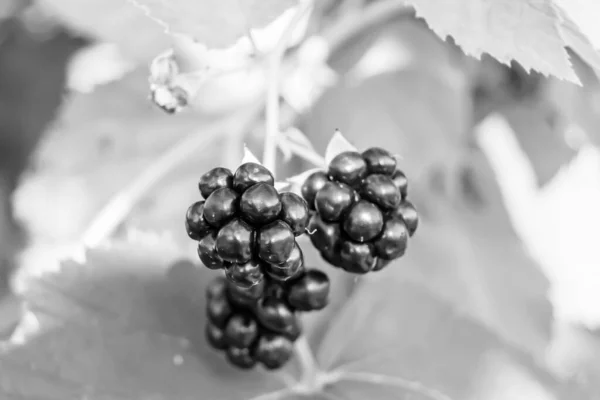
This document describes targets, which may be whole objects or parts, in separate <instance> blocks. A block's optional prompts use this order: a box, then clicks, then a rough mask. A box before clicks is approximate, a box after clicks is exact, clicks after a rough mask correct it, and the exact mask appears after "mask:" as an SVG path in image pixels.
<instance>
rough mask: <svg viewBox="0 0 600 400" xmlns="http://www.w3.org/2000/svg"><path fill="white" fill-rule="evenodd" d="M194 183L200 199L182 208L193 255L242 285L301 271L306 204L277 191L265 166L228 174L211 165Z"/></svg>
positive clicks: (284, 277)
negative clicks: (194, 243)
mask: <svg viewBox="0 0 600 400" xmlns="http://www.w3.org/2000/svg"><path fill="white" fill-rule="evenodd" d="M325 179H326V180H327V177H325ZM198 187H199V189H200V193H201V194H202V196H203V197H205V198H206V200H205V201H198V202H196V203H194V204H192V205H191V206H190V207H189V208H188V210H187V212H186V219H185V228H186V232H187V233H188V235H189V236H190V237H191V238H192V239H194V240H197V241H198V242H199V243H198V257H199V258H200V261H202V263H203V264H204V265H205V266H206V267H207V268H209V269H224V270H225V271H226V277H227V278H228V279H230V280H231V281H232V282H234V283H235V284H237V285H239V286H242V287H251V286H254V285H256V284H258V283H259V282H260V281H261V280H262V279H263V277H264V275H265V274H268V275H269V276H271V277H272V278H273V279H276V280H280V281H285V280H289V279H291V278H293V277H294V276H296V275H298V274H299V273H300V272H302V270H303V264H304V258H303V257H302V252H301V251H300V248H299V247H298V246H297V244H296V237H298V236H300V235H302V234H303V233H304V232H305V231H306V227H307V225H308V221H309V217H310V216H309V207H308V204H307V203H306V201H305V200H304V199H303V198H302V197H300V196H298V195H296V194H293V193H279V192H278V191H277V189H275V186H274V179H273V175H272V174H271V173H270V172H269V170H268V169H266V168H265V167H263V166H262V165H260V164H256V163H245V164H242V165H241V166H240V167H239V168H238V169H237V170H236V171H235V172H234V173H232V172H231V171H230V170H228V169H226V168H213V169H212V170H210V171H208V172H207V173H205V174H204V175H202V177H201V178H200V183H199V184H198Z"/></svg>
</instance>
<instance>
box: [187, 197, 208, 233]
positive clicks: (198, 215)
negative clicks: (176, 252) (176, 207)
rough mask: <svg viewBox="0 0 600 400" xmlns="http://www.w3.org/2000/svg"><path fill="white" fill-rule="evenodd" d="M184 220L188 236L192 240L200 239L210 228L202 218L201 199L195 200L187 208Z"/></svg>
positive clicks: (202, 203) (202, 206) (202, 204)
mask: <svg viewBox="0 0 600 400" xmlns="http://www.w3.org/2000/svg"><path fill="white" fill-rule="evenodd" d="M185 222H186V230H187V233H188V236H190V237H191V238H192V239H194V240H200V239H201V238H203V237H204V236H205V235H207V234H208V233H210V231H211V230H212V226H210V225H209V224H208V222H206V221H205V220H204V202H203V201H197V202H195V203H194V204H192V205H191V206H190V207H189V208H188V209H187V212H186V213H185ZM192 235H193V237H192Z"/></svg>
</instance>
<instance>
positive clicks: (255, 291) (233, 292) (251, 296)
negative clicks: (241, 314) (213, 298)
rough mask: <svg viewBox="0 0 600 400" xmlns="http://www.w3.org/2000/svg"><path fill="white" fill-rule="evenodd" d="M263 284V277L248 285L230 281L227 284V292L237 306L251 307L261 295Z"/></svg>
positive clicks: (263, 290)
mask: <svg viewBox="0 0 600 400" xmlns="http://www.w3.org/2000/svg"><path fill="white" fill-rule="evenodd" d="M265 286H266V280H265V279H263V280H261V281H260V282H258V283H257V284H255V285H252V286H248V287H244V286H239V285H236V284H234V283H230V284H228V285H227V294H228V295H229V299H230V300H231V303H232V304H234V305H237V306H239V307H252V306H253V305H254V303H256V302H257V301H258V299H260V298H261V297H262V296H263V294H264V292H265Z"/></svg>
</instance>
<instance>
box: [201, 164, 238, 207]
mask: <svg viewBox="0 0 600 400" xmlns="http://www.w3.org/2000/svg"><path fill="white" fill-rule="evenodd" d="M222 188H230V189H231V188H233V174H232V173H231V171H230V170H228V169H227V168H213V169H211V170H210V171H208V172H207V173H205V174H204V175H202V176H201V177H200V182H199V183H198V189H200V194H201V195H202V197H204V198H205V199H208V196H210V195H211V193H212V192H214V191H215V190H217V189H222Z"/></svg>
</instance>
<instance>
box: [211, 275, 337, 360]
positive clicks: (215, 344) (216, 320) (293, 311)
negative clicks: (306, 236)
mask: <svg viewBox="0 0 600 400" xmlns="http://www.w3.org/2000/svg"><path fill="white" fill-rule="evenodd" d="M328 295H329V280H328V278H327V276H326V275H325V274H324V273H323V272H321V271H317V270H308V271H307V272H305V273H304V272H303V273H302V274H301V275H300V276H299V277H296V278H295V279H293V280H291V281H289V282H278V281H274V280H270V279H264V280H262V281H261V282H260V283H259V284H257V285H254V286H251V287H246V288H243V287H240V286H238V285H236V284H233V283H232V282H231V281H230V280H227V279H225V278H224V277H222V276H220V277H216V278H215V279H213V281H211V282H210V283H209V284H208V286H207V287H206V295H205V297H206V299H207V306H206V308H207V310H206V311H207V318H208V321H207V322H206V325H205V332H204V335H205V338H206V340H207V342H208V344H209V345H210V346H211V347H212V348H213V349H215V350H219V351H223V352H225V354H226V358H227V360H228V361H229V363H230V364H231V365H233V366H236V367H238V368H241V369H250V368H253V367H254V366H255V365H256V364H257V363H260V364H261V365H263V366H264V367H265V368H266V369H269V370H271V369H278V368H281V367H283V366H284V365H285V364H286V363H287V362H288V361H289V360H290V358H291V356H292V352H293V343H294V342H295V341H296V340H297V339H298V338H299V337H300V335H301V333H302V324H301V322H300V319H299V317H298V314H297V311H313V310H319V309H321V308H323V307H324V306H325V305H326V304H327V301H328Z"/></svg>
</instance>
